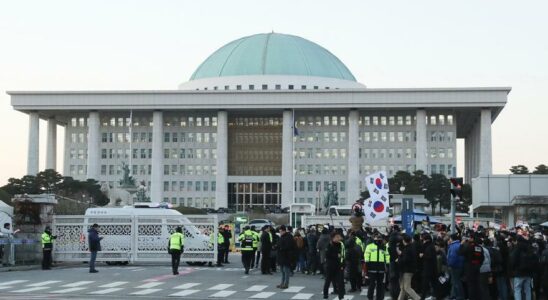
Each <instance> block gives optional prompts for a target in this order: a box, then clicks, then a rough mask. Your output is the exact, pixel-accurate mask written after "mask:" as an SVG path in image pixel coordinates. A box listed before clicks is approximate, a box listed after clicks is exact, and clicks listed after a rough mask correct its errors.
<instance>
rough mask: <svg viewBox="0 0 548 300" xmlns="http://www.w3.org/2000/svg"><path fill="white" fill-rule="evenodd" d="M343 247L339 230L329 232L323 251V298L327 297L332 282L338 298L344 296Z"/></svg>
mask: <svg viewBox="0 0 548 300" xmlns="http://www.w3.org/2000/svg"><path fill="white" fill-rule="evenodd" d="M345 255H346V253H345V249H344V245H343V243H342V236H341V234H340V233H339V232H336V231H334V232H332V233H331V242H330V243H329V245H328V246H327V250H326V251H325V281H324V284H323V298H324V299H327V297H328V296H329V295H328V292H329V285H330V284H331V282H333V283H334V286H335V289H334V291H336V292H337V294H338V295H339V299H343V298H344V292H345V290H344V261H345Z"/></svg>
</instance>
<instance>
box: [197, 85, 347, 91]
mask: <svg viewBox="0 0 548 300" xmlns="http://www.w3.org/2000/svg"><path fill="white" fill-rule="evenodd" d="M282 86H283V87H285V85H281V84H275V85H274V89H275V90H281V89H282ZM245 87H246V86H245V85H241V84H237V85H235V86H233V87H232V89H235V90H237V91H241V90H242V89H244V88H245ZM256 88H257V89H259V86H258V85H257V86H256ZM260 88H261V90H268V84H261V85H260ZM298 88H299V85H295V84H288V85H287V89H288V90H295V89H298ZM300 88H301V90H306V89H308V88H309V86H307V85H305V84H302V85H300ZM310 88H311V89H314V90H319V89H321V87H320V86H318V85H313V86H311V87H310ZM209 89H210V87H207V86H206V87H204V88H203V90H204V91H207V90H209ZM211 89H212V90H214V91H217V90H220V88H219V86H217V85H216V86H213V88H211ZM223 89H224V90H225V91H228V90H230V85H225V86H224V87H223ZM323 89H326V90H329V89H330V87H328V86H325V87H323ZM335 89H338V88H335ZM196 90H197V91H199V90H200V89H199V88H196ZM247 90H249V91H253V90H255V85H254V84H248V85H247Z"/></svg>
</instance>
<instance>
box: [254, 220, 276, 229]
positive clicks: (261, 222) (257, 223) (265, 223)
mask: <svg viewBox="0 0 548 300" xmlns="http://www.w3.org/2000/svg"><path fill="white" fill-rule="evenodd" d="M248 225H249V226H255V229H256V230H260V229H261V228H263V227H264V226H275V224H274V222H272V221H270V220H267V219H253V220H251V221H249V224H248Z"/></svg>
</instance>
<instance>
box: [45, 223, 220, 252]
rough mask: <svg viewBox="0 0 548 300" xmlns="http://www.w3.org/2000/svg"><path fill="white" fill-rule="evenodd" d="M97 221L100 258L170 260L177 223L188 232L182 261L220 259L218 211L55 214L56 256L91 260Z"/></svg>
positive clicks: (185, 233)
mask: <svg viewBox="0 0 548 300" xmlns="http://www.w3.org/2000/svg"><path fill="white" fill-rule="evenodd" d="M94 223H97V224H99V235H100V236H102V237H103V240H101V251H100V252H99V253H98V255H97V261H108V262H126V261H127V262H131V263H133V262H167V261H169V260H170V255H169V254H168V251H167V246H168V240H169V236H170V235H171V234H172V233H173V232H174V231H175V228H177V227H178V226H181V227H182V228H183V234H184V235H185V251H184V253H183V255H182V256H181V261H184V262H216V261H217V259H216V257H217V233H218V228H217V224H218V223H217V216H216V215H184V216H183V215H181V216H173V215H168V216H157V215H151V216H143V215H135V216H132V215H129V216H128V215H125V216H101V215H97V216H54V222H53V234H54V235H57V239H56V240H55V241H54V248H53V255H54V259H55V260H56V261H87V260H89V256H90V253H89V249H88V237H87V235H88V232H87V231H88V229H89V228H90V227H91V225H93V224H94ZM212 234H213V236H212Z"/></svg>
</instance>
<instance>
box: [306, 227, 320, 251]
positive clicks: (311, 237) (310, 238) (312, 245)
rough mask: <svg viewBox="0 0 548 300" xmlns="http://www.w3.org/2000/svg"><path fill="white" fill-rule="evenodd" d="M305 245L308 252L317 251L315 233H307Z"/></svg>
mask: <svg viewBox="0 0 548 300" xmlns="http://www.w3.org/2000/svg"><path fill="white" fill-rule="evenodd" d="M306 243H307V248H308V252H312V253H315V252H316V250H317V248H316V246H317V244H318V235H317V234H316V233H315V232H311V233H309V234H308V235H307V236H306Z"/></svg>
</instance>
